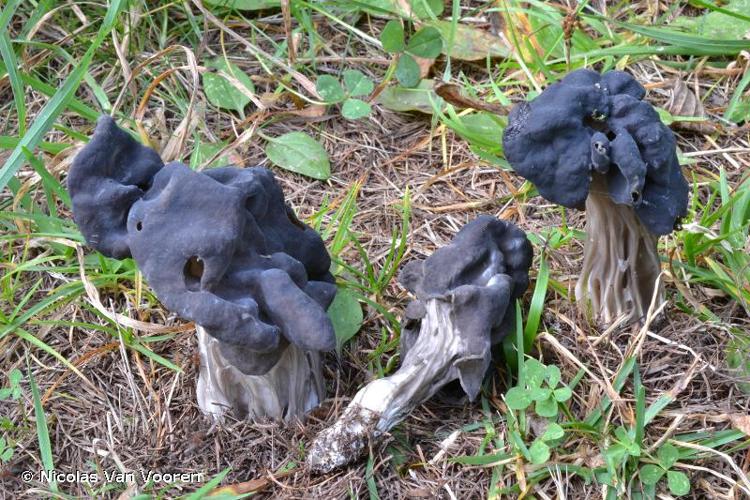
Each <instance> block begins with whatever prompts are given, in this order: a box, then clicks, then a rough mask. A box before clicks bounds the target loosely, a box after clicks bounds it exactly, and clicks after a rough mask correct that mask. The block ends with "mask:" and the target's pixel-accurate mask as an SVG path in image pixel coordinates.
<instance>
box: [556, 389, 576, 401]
mask: <svg viewBox="0 0 750 500" xmlns="http://www.w3.org/2000/svg"><path fill="white" fill-rule="evenodd" d="M553 394H554V396H555V399H556V400H557V401H559V402H560V403H564V402H565V401H567V400H569V399H570V397H571V396H572V395H573V391H571V390H570V388H569V387H560V388H559V389H555V391H554V393H553Z"/></svg>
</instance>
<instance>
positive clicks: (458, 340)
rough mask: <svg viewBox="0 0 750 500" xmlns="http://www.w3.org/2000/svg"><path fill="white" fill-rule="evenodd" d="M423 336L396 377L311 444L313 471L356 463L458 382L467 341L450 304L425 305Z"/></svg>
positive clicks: (376, 386) (355, 403)
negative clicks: (370, 443)
mask: <svg viewBox="0 0 750 500" xmlns="http://www.w3.org/2000/svg"><path fill="white" fill-rule="evenodd" d="M425 309H426V315H425V317H424V318H423V319H422V322H421V327H420V331H419V336H418V337H417V340H416V342H415V343H414V346H413V347H411V348H410V349H409V351H408V353H407V354H406V357H405V358H404V359H403V361H402V363H401V367H400V368H399V369H398V371H396V372H395V373H394V374H393V375H391V376H389V377H385V378H382V379H378V380H374V381H372V382H370V383H369V384H367V385H366V386H365V387H363V388H362V389H361V390H360V391H359V392H358V393H357V394H356V396H354V399H353V400H352V402H351V403H350V404H349V406H347V408H346V409H345V410H344V413H343V414H342V415H341V417H339V419H338V420H337V421H336V423H335V424H333V425H332V426H331V427H329V428H328V429H325V430H324V431H322V432H321V433H320V434H319V435H318V436H317V437H316V438H315V441H313V444H312V447H311V448H310V451H309V453H308V456H307V462H308V464H309V465H310V467H311V468H312V469H313V470H315V471H317V472H328V471H330V470H333V469H335V468H337V467H340V466H342V465H346V464H347V463H349V462H351V461H353V460H356V459H357V458H358V457H359V456H360V455H361V454H362V452H363V451H364V450H365V448H366V446H367V443H368V441H369V440H370V439H377V438H378V437H380V436H381V435H382V434H383V433H385V432H388V430H390V429H391V428H392V427H393V426H394V425H396V424H397V423H399V422H400V421H401V420H403V419H404V417H405V416H407V415H408V414H409V413H410V412H411V411H412V410H413V409H414V408H416V407H417V406H419V405H420V404H422V403H423V402H424V401H426V400H427V399H429V398H430V397H431V396H432V395H433V394H435V393H436V392H437V391H438V390H439V389H440V388H441V387H443V386H444V385H445V384H447V383H448V382H451V381H453V380H456V379H458V376H459V372H458V364H457V362H459V361H462V360H467V359H469V357H470V356H471V355H467V347H466V341H465V339H464V338H462V336H461V332H460V330H459V327H458V326H457V325H454V324H453V321H452V318H451V314H450V310H451V304H449V303H448V302H445V301H442V300H440V299H432V300H429V301H428V302H427V303H426V304H425Z"/></svg>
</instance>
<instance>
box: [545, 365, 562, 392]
mask: <svg viewBox="0 0 750 500" xmlns="http://www.w3.org/2000/svg"><path fill="white" fill-rule="evenodd" d="M561 378H562V376H561V374H560V369H559V368H558V367H557V365H549V366H547V383H548V384H549V386H550V387H552V388H553V389H554V388H555V387H557V384H559V383H560V379H561Z"/></svg>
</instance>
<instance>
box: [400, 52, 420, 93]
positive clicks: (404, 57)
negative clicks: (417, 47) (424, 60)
mask: <svg viewBox="0 0 750 500" xmlns="http://www.w3.org/2000/svg"><path fill="white" fill-rule="evenodd" d="M419 78H420V73H419V65H418V64H417V61H415V60H414V58H413V57H412V56H410V55H409V54H401V56H400V57H399V58H398V63H397V64H396V79H397V80H398V82H399V83H400V84H401V85H403V86H404V87H416V86H417V84H418V83H419Z"/></svg>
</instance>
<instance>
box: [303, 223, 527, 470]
mask: <svg viewBox="0 0 750 500" xmlns="http://www.w3.org/2000/svg"><path fill="white" fill-rule="evenodd" d="M531 259H532V248H531V244H530V243H529V241H528V240H527V239H526V235H525V234H524V233H523V231H521V230H520V229H518V228H517V227H516V226H514V225H513V224H511V223H509V222H505V221H501V220H498V219H496V218H494V217H491V216H488V215H485V216H480V217H478V218H477V219H476V220H474V221H472V222H470V223H468V224H467V225H466V226H464V227H463V228H462V229H461V230H460V231H459V232H458V234H456V236H455V238H454V239H453V241H452V242H451V243H450V244H449V245H447V246H445V247H443V248H440V249H438V250H436V251H435V253H433V254H432V255H431V256H430V257H428V258H427V259H426V260H424V261H412V262H409V263H408V264H407V265H406V266H404V268H403V270H402V271H401V274H400V277H399V279H400V281H401V283H402V284H403V285H404V287H406V288H407V289H408V290H409V291H410V292H412V293H413V294H415V295H416V300H414V301H412V302H411V303H409V305H408V307H407V308H406V312H405V318H404V320H403V322H402V330H401V360H402V361H401V367H400V368H399V369H398V371H396V372H395V373H394V374H393V375H390V376H388V377H385V378H382V379H378V380H374V381H372V382H370V383H369V384H367V385H366V386H365V387H364V388H362V389H361V390H360V391H359V392H358V393H357V394H356V395H355V396H354V399H353V400H352V402H351V403H350V404H349V406H348V407H347V408H346V409H345V410H344V413H343V414H342V415H341V416H340V417H339V419H338V420H337V421H336V423H334V424H333V426H331V427H330V428H328V429H326V430H324V431H323V432H321V433H320V434H319V435H318V436H317V437H316V438H315V441H314V442H313V444H312V447H311V448H310V451H309V453H308V456H307V462H308V464H309V465H310V466H311V468H312V469H313V470H316V471H318V472H328V471H330V470H332V469H334V468H336V467H339V466H342V465H345V464H347V463H349V462H351V461H352V460H355V459H356V458H358V457H359V456H360V454H361V452H362V451H363V450H364V448H365V446H366V445H367V442H368V440H369V439H370V438H373V439H377V438H378V437H379V436H381V435H382V434H383V433H385V432H387V431H388V430H389V429H391V428H392V427H393V426H394V425H396V424H397V423H398V422H400V421H401V420H403V419H404V418H405V417H406V416H407V415H408V414H409V412H411V411H412V410H413V409H414V408H415V407H417V406H418V405H420V404H421V403H423V402H424V401H426V400H427V399H429V398H430V397H431V396H432V395H433V394H435V393H436V392H437V391H438V390H440V389H441V388H443V387H445V386H446V384H448V383H449V382H452V381H455V380H458V382H459V383H460V386H461V388H462V389H463V391H464V393H465V394H466V395H467V396H468V397H469V399H471V400H473V399H474V398H476V396H477V394H478V393H479V389H480V385H481V382H482V379H483V378H484V376H485V374H486V372H487V370H488V368H489V366H490V360H491V356H492V352H493V349H492V347H493V346H495V345H496V344H498V343H499V342H500V341H501V340H502V338H503V337H504V336H505V335H506V334H507V333H508V331H509V330H510V327H511V325H512V324H513V318H514V312H515V309H514V307H513V305H512V304H513V300H514V299H516V298H517V297H519V296H521V294H523V292H524V291H525V290H526V288H527V287H528V282H529V278H528V271H529V266H530V265H531Z"/></svg>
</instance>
